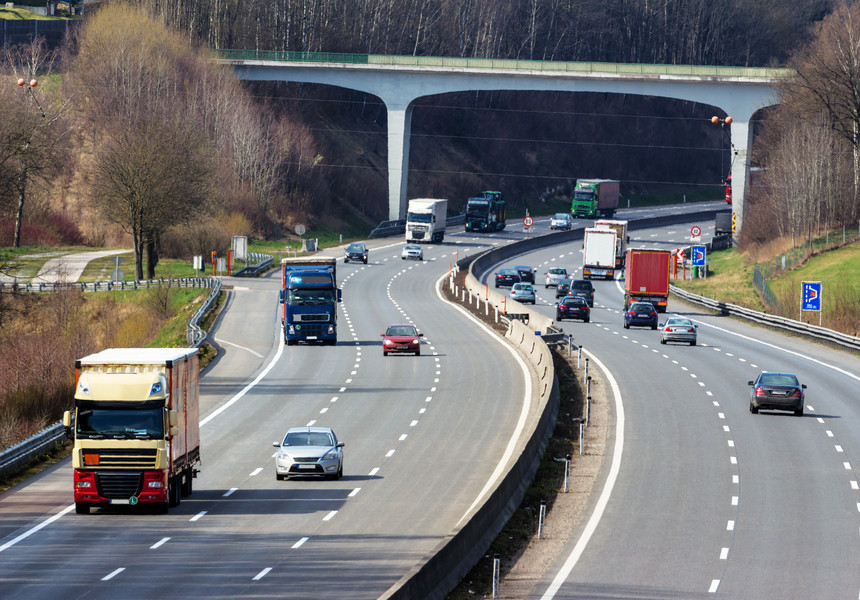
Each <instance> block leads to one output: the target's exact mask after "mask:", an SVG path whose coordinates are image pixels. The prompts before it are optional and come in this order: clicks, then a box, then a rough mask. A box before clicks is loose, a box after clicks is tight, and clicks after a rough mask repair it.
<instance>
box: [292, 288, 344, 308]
mask: <svg viewBox="0 0 860 600" xmlns="http://www.w3.org/2000/svg"><path fill="white" fill-rule="evenodd" d="M288 292H289V294H288V295H287V302H288V303H289V304H290V305H294V306H296V305H298V306H302V305H311V304H331V303H332V302H334V301H335V294H336V292H335V291H334V290H332V289H313V288H310V289H298V290H288Z"/></svg>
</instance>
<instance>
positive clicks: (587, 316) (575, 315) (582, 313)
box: [555, 296, 591, 323]
mask: <svg viewBox="0 0 860 600" xmlns="http://www.w3.org/2000/svg"><path fill="white" fill-rule="evenodd" d="M565 319H582V322H583V323H588V322H589V321H591V308H590V307H589V306H588V302H586V301H585V300H584V299H583V298H580V297H579V296H565V297H564V298H563V299H562V301H561V302H559V303H558V306H556V307H555V320H556V321H563V320H565Z"/></svg>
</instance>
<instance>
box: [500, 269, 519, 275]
mask: <svg viewBox="0 0 860 600" xmlns="http://www.w3.org/2000/svg"><path fill="white" fill-rule="evenodd" d="M516 274H517V272H516V271H514V270H513V269H502V270H501V271H499V275H516Z"/></svg>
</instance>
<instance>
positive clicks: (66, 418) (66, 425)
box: [63, 410, 72, 439]
mask: <svg viewBox="0 0 860 600" xmlns="http://www.w3.org/2000/svg"><path fill="white" fill-rule="evenodd" d="M63 429H65V433H66V437H67V438H69V439H71V438H72V412H71V411H69V410H67V411H66V412H64V413H63Z"/></svg>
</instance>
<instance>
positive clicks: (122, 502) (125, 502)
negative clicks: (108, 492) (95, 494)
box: [110, 500, 131, 504]
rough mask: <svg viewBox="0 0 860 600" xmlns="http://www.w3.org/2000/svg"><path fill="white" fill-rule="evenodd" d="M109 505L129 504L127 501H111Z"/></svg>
mask: <svg viewBox="0 0 860 600" xmlns="http://www.w3.org/2000/svg"><path fill="white" fill-rule="evenodd" d="M110 503H111V504H131V503H130V502H129V501H128V500H111V501H110Z"/></svg>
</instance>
